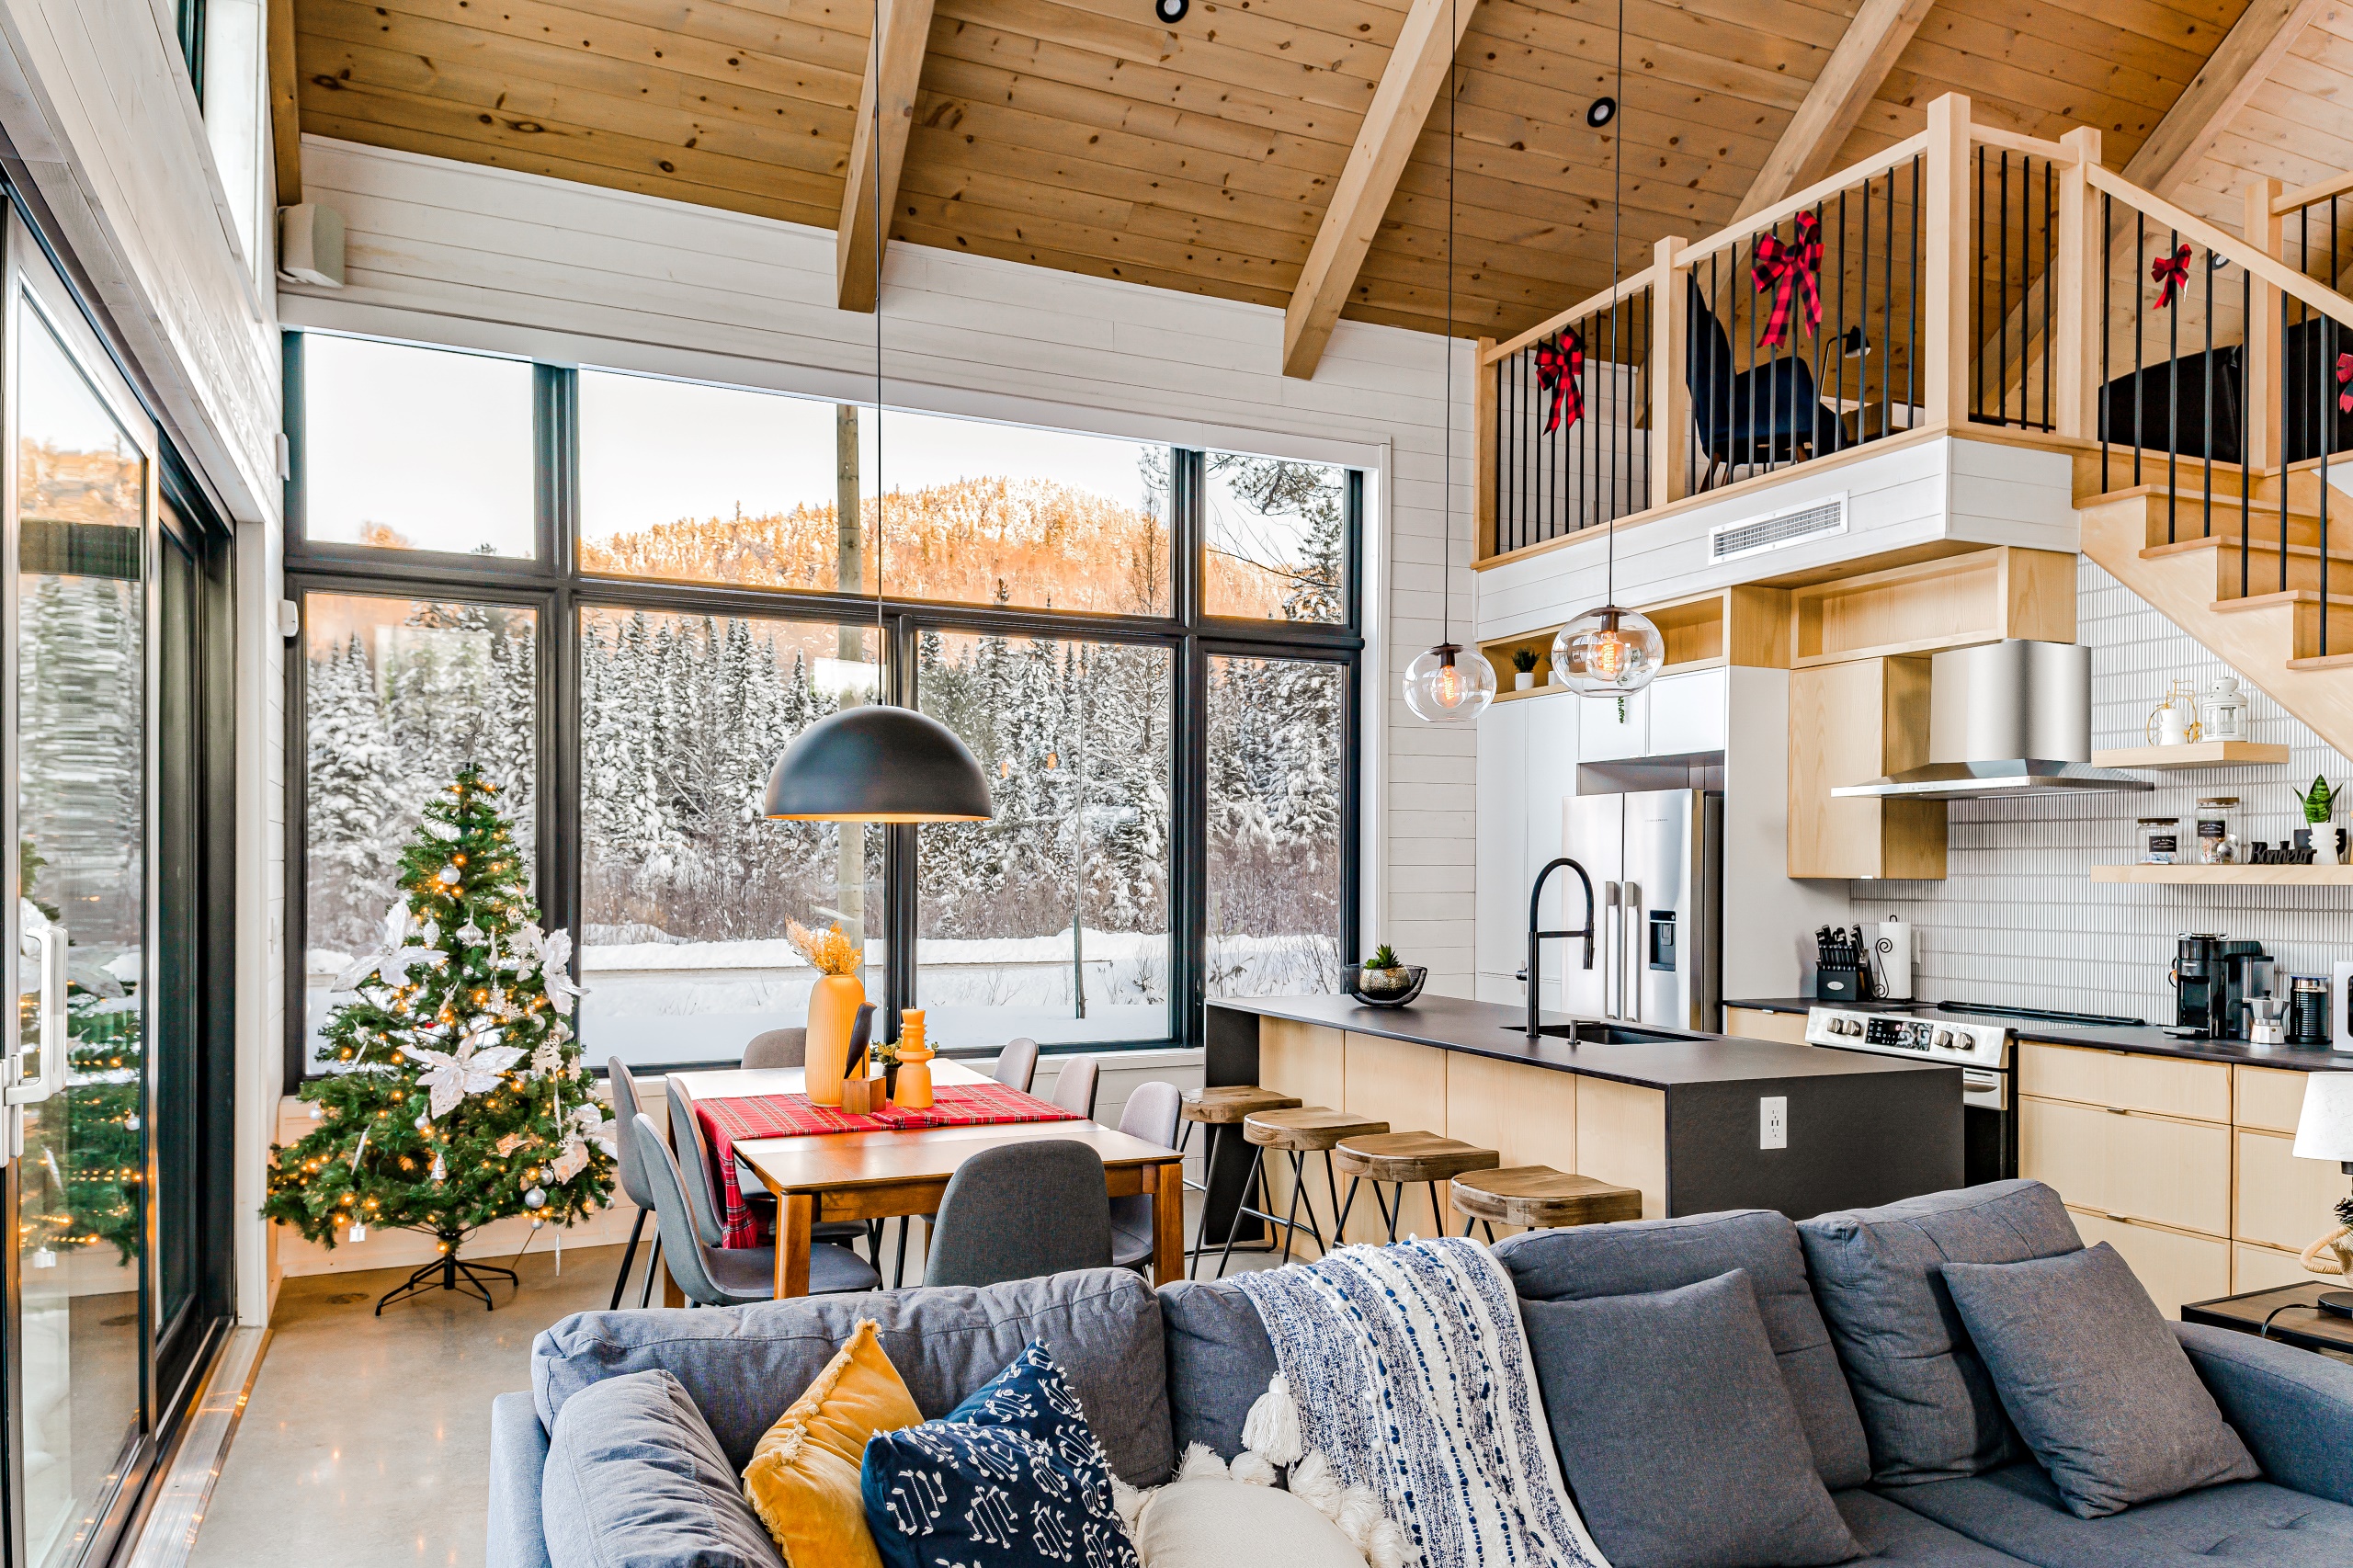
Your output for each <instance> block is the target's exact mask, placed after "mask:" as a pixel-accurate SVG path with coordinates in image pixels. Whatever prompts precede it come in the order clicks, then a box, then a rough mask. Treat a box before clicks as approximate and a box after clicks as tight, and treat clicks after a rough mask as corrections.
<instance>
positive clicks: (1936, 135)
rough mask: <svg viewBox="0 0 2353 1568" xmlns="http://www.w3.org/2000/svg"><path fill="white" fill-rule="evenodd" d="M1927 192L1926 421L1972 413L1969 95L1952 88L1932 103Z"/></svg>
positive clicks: (1950, 421)
mask: <svg viewBox="0 0 2353 1568" xmlns="http://www.w3.org/2000/svg"><path fill="white" fill-rule="evenodd" d="M1927 163H1928V167H1927V190H1926V191H1924V192H1923V193H1922V194H1921V198H1920V205H1921V206H1922V207H1923V208H1924V209H1925V213H1924V215H1923V219H1922V222H1921V227H1922V229H1923V230H1924V231H1925V239H1924V248H1925V249H1926V250H1927V256H1926V257H1925V260H1926V261H1927V267H1926V271H1927V277H1925V278H1922V279H1921V280H1920V281H1921V293H1922V295H1923V296H1924V300H1923V308H1922V311H1921V320H1920V332H1921V335H1922V336H1923V337H1924V338H1926V339H1927V341H1926V342H1925V343H1923V344H1922V345H1921V357H1922V358H1924V359H1925V360H1926V361H1927V373H1926V374H1925V375H1924V376H1923V377H1922V378H1921V380H1922V381H1923V383H1924V384H1923V386H1922V388H1921V391H1922V393H1923V401H1924V402H1925V403H1926V404H1927V409H1926V412H1927V422H1928V424H1930V425H1932V426H1937V425H1957V424H1960V423H1961V422H1962V421H1964V420H1966V419H1967V418H1968V417H1969V361H1970V352H1969V349H1970V339H1969V331H1970V325H1969V267H1970V262H1971V260H1972V257H1971V256H1970V244H1969V235H1970V229H1969V98H1968V97H1967V95H1965V94H1961V93H1947V94H1945V95H1944V96H1943V97H1939V98H1937V99H1935V100H1933V101H1932V102H1931V103H1930V104H1929V105H1928V159H1927Z"/></svg>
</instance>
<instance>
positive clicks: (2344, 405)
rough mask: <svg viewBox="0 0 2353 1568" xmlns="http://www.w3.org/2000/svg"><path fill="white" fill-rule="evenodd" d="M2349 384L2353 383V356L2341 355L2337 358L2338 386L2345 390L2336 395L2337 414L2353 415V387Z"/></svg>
mask: <svg viewBox="0 0 2353 1568" xmlns="http://www.w3.org/2000/svg"><path fill="white" fill-rule="evenodd" d="M2348 382H2353V354H2339V355H2338V356H2337V357H2336V384H2337V385H2338V386H2340V387H2344V388H2345V390H2344V391H2343V392H2338V393H2337V394H2336V412H2337V413H2339V414H2353V385H2348V384H2347V383H2348Z"/></svg>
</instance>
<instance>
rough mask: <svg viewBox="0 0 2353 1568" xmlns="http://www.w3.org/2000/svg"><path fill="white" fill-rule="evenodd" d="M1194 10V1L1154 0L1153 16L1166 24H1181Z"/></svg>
mask: <svg viewBox="0 0 2353 1568" xmlns="http://www.w3.org/2000/svg"><path fill="white" fill-rule="evenodd" d="M1192 8H1193V0H1152V14H1153V15H1154V16H1155V17H1159V18H1160V19H1161V20H1162V21H1164V22H1181V21H1183V20H1184V19H1185V13H1186V12H1188V11H1189V10H1191V9H1192Z"/></svg>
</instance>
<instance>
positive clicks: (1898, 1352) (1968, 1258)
mask: <svg viewBox="0 0 2353 1568" xmlns="http://www.w3.org/2000/svg"><path fill="white" fill-rule="evenodd" d="M1797 1229H1798V1235H1799V1237H1800V1238H1801V1239H1802V1241H1803V1243H1804V1244H1805V1261H1806V1268H1807V1271H1808V1272H1809V1273H1810V1274H1811V1275H1812V1276H1813V1291H1814V1298H1815V1300H1817V1301H1820V1302H1821V1304H1822V1315H1823V1317H1824V1319H1825V1320H1826V1321H1827V1322H1828V1324H1829V1325H1830V1335H1831V1338H1832V1340H1833V1341H1834V1342H1835V1343H1836V1346H1838V1358H1839V1360H1840V1362H1841V1363H1842V1364H1843V1365H1844V1366H1845V1367H1846V1369H1847V1382H1848V1384H1849V1385H1850V1386H1851V1388H1852V1389H1853V1391H1854V1397H1855V1404H1856V1407H1857V1408H1858V1409H1859V1411H1860V1412H1861V1415H1862V1419H1863V1431H1864V1434H1865V1435H1866V1436H1867V1437H1869V1438H1870V1462H1871V1474H1872V1478H1873V1479H1874V1480H1876V1481H1878V1482H1879V1483H1881V1484H1895V1483H1904V1482H1910V1481H1941V1480H1946V1479H1949V1478H1951V1477H1954V1476H1961V1475H1974V1474H1976V1473H1978V1472H1979V1471H1985V1470H1991V1469H1993V1468H1994V1467H1995V1466H1996V1465H2001V1464H2006V1463H2009V1462H2011V1461H2013V1460H2018V1459H2019V1458H2022V1457H2023V1456H2024V1453H2025V1449H2024V1448H2023V1447H2022V1446H2021V1445H2020V1444H2019V1442H2018V1435H2017V1434H2016V1433H2015V1432H2013V1431H2012V1430H2011V1429H2010V1424H2009V1421H2008V1418H2007V1417H2006V1416H2005V1415H2003V1414H2002V1402H2001V1399H2000V1396H1999V1395H1997V1394H1996V1393H1995V1392H1994V1380H1993V1378H1992V1377H1991V1376H1990V1375H1988V1374H1987V1372H1986V1370H1985V1365H1984V1362H1983V1361H1981V1360H1979V1359H1978V1358H1977V1353H1976V1352H1975V1351H1973V1350H1972V1349H1971V1348H1970V1346H1969V1335H1968V1333H1967V1331H1966V1330H1965V1329H1963V1328H1962V1326H1961V1314H1960V1312H1957V1311H1956V1310H1955V1309H1954V1307H1953V1304H1952V1297H1951V1296H1950V1295H1949V1293H1948V1292H1947V1291H1946V1290H1945V1288H1944V1284H1943V1281H1941V1280H1940V1279H1938V1278H1937V1271H1938V1268H1939V1267H1942V1266H1943V1265H1945V1264H1948V1263H2021V1262H2024V1261H2025V1260H2026V1259H2028V1258H2032V1257H2052V1256H2057V1255H2058V1254H2060V1253H2067V1252H2075V1251H2076V1250H2078V1249H2079V1248H2080V1247H2081V1246H2082V1245H2083V1243H2082V1242H2081V1241H2080V1240H2079V1239H2078V1238H2077V1237H2076V1235H2075V1221H2072V1220H2070V1219H2068V1218H2067V1210H2066V1209H2065V1208H2064V1207H2063V1205H2062V1204H2061V1203H2060V1201H2059V1195H2058V1194H2057V1193H2055V1192H2053V1191H2052V1190H2051V1189H2050V1188H2049V1187H2045V1186H2043V1185H2042V1184H2041V1183H2040V1182H2033V1181H1997V1182H1989V1183H1987V1184H1986V1185H1984V1186H1983V1187H1964V1188H1962V1189H1961V1190H1960V1191H1958V1192H1939V1193H1932V1194H1930V1195H1929V1196H1927V1197H1926V1198H1910V1199H1904V1201H1903V1202H1901V1203H1891V1204H1888V1205H1887V1206H1886V1207H1884V1208H1881V1209H1855V1210H1846V1211H1844V1212H1840V1213H1832V1214H1823V1215H1818V1216H1816V1217H1815V1218H1813V1219H1811V1220H1808V1221H1804V1222H1803V1223H1802V1224H1801V1225H1799V1226H1798V1228H1797Z"/></svg>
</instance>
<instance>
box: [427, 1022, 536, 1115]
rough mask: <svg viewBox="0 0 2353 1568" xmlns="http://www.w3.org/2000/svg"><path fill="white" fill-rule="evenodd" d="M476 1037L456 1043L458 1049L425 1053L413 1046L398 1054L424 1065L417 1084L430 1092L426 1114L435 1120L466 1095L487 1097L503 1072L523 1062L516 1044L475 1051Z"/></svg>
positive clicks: (472, 1036) (520, 1050)
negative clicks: (430, 1096)
mask: <svg viewBox="0 0 2353 1568" xmlns="http://www.w3.org/2000/svg"><path fill="white" fill-rule="evenodd" d="M479 1038H480V1037H479V1036H476V1035H468V1036H466V1038H465V1039H463V1040H460V1041H459V1042H458V1049H457V1050H455V1051H428V1050H426V1049H425V1048H423V1047H421V1046H415V1045H404V1046H403V1047H401V1054H403V1055H404V1056H407V1057H411V1058H413V1059H415V1061H418V1062H424V1063H425V1065H426V1071H425V1072H423V1073H420V1074H417V1080H416V1081H417V1082H418V1083H419V1084H421V1085H424V1086H425V1087H426V1088H427V1089H429V1090H430V1091H432V1096H433V1097H432V1099H431V1100H430V1101H429V1102H427V1114H429V1115H430V1116H431V1117H432V1118H433V1119H434V1120H436V1121H438V1120H440V1119H441V1118H443V1117H445V1116H447V1115H449V1113H450V1112H451V1111H452V1110H455V1109H456V1108H457V1107H458V1102H459V1101H460V1100H462V1099H464V1098H465V1097H466V1096H468V1095H486V1094H488V1093H490V1091H491V1090H493V1089H494V1088H496V1087H498V1085H499V1082H500V1080H501V1078H503V1077H504V1076H505V1074H506V1070H507V1069H508V1068H510V1067H512V1066H514V1065H515V1063H516V1062H518V1061H520V1060H521V1059H522V1055H523V1048H522V1047H520V1046H517V1045H498V1046H493V1047H491V1048H490V1049H489V1050H487V1051H477V1050H475V1049H474V1041H475V1040H477V1039H479Z"/></svg>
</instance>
